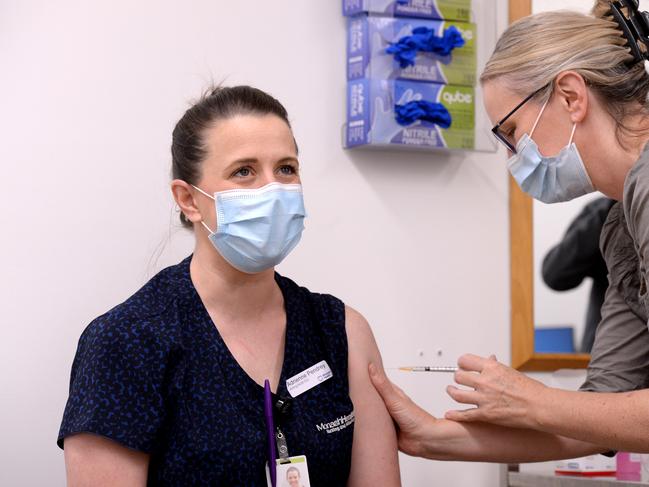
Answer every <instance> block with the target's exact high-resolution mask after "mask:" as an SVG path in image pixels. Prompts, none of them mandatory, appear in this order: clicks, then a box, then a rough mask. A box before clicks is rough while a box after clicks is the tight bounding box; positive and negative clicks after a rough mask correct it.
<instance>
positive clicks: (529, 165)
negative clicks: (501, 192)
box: [507, 99, 595, 203]
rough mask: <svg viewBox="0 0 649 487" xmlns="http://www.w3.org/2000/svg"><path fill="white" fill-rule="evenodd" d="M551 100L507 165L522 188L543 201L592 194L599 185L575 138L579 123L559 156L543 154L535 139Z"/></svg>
mask: <svg viewBox="0 0 649 487" xmlns="http://www.w3.org/2000/svg"><path fill="white" fill-rule="evenodd" d="M548 101H549V99H548ZM548 101H546V102H545V103H544V104H543V107H542V108H541V111H540V112H539V115H538V117H536V121H535V122H534V125H533V126H532V130H531V131H530V134H529V135H528V134H524V135H523V136H522V137H521V139H520V140H519V141H518V143H517V144H516V154H514V155H513V156H512V157H511V158H510V159H509V161H508V163H507V167H508V168H509V172H510V173H511V175H512V176H513V177H514V179H515V180H516V182H517V183H518V185H519V186H520V188H521V189H522V190H523V191H524V192H525V193H527V194H528V195H530V196H531V197H532V198H534V199H537V200H539V201H542V202H543V203H559V202H562V201H569V200H572V199H574V198H577V197H579V196H583V195H585V194H588V193H592V192H593V191H595V187H594V186H593V183H592V182H591V180H590V177H589V176H588V173H587V172H586V168H585V166H584V163H583V161H582V159H581V156H580V155H579V151H578V150H577V146H576V145H575V144H574V142H573V141H572V139H573V137H574V135H575V129H576V128H577V124H576V123H575V124H574V125H573V127H572V133H571V134H570V140H569V141H568V145H567V146H565V147H564V148H563V149H561V151H560V152H559V153H558V154H557V155H556V156H552V157H546V156H543V155H542V154H541V152H540V151H539V148H538V146H537V145H536V143H535V142H534V141H533V140H532V134H533V133H534V130H535V129H536V126H537V125H538V123H539V120H540V119H541V115H543V112H544V111H545V107H546V106H547V104H548Z"/></svg>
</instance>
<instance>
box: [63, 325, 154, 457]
mask: <svg viewBox="0 0 649 487" xmlns="http://www.w3.org/2000/svg"><path fill="white" fill-rule="evenodd" d="M155 331H156V330H155V327H154V326H152V325H151V324H148V323H146V322H145V323H137V324H133V323H130V322H129V321H128V320H119V319H109V318H107V315H104V316H103V317H100V318H98V319H97V320H95V321H93V322H92V323H91V324H90V325H89V326H88V327H87V328H86V330H85V331H84V332H83V334H82V335H81V338H80V339H79V344H78V347H77V353H76V355H75V358H74V362H73V365H72V373H71V377H70V395H69V398H68V402H67V404H66V407H65V412H64V414H63V421H62V424H61V429H60V431H59V436H58V441H57V444H58V445H59V447H60V448H63V444H64V439H65V437H66V436H68V435H71V434H74V433H81V432H87V433H94V434H97V435H101V436H104V437H106V438H109V439H112V440H115V441H117V442H119V443H121V444H122V445H124V446H126V447H129V448H132V449H135V450H139V451H143V452H147V453H148V452H150V451H151V450H152V448H153V446H154V443H155V439H156V436H157V433H158V431H159V429H160V425H161V423H162V420H163V416H164V403H163V393H162V387H163V378H164V360H163V357H164V355H165V353H164V348H165V347H164V346H163V344H162V340H160V339H159V338H156V334H155Z"/></svg>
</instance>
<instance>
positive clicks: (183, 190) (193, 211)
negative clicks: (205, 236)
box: [171, 179, 203, 223]
mask: <svg viewBox="0 0 649 487" xmlns="http://www.w3.org/2000/svg"><path fill="white" fill-rule="evenodd" d="M192 189H193V188H192V187H191V186H190V185H189V184H187V183H186V182H185V181H183V180H181V179H174V180H173V181H171V193H172V194H173V197H174V200H176V204H177V205H178V207H179V208H180V211H182V212H183V213H184V215H185V218H187V220H189V221H190V222H192V223H198V222H200V221H201V220H202V219H203V217H202V216H201V213H200V212H199V211H198V207H197V206H196V202H195V201H194V193H193V191H192Z"/></svg>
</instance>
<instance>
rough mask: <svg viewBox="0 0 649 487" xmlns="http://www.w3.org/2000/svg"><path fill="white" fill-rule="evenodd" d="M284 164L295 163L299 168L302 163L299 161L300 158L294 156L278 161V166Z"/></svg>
mask: <svg viewBox="0 0 649 487" xmlns="http://www.w3.org/2000/svg"><path fill="white" fill-rule="evenodd" d="M282 162H294V163H295V164H297V165H298V166H299V165H300V161H299V160H298V158H297V157H293V156H288V157H282V158H281V159H280V160H279V161H277V163H278V164H279V163H282Z"/></svg>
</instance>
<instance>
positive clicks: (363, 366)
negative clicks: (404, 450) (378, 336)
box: [345, 307, 401, 487]
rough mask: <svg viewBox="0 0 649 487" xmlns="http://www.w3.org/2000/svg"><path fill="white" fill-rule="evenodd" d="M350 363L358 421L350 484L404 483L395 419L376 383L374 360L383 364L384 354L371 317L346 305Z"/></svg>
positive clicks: (350, 389) (355, 430) (351, 383)
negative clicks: (369, 320)
mask: <svg viewBox="0 0 649 487" xmlns="http://www.w3.org/2000/svg"><path fill="white" fill-rule="evenodd" d="M345 323H346V331H347V342H348V344H349V346H348V349H349V352H348V362H349V370H348V375H349V395H350V397H351V399H352V402H353V403H354V414H355V417H356V423H355V425H354V443H353V447H352V470H351V473H350V476H349V482H348V485H349V486H353V487H358V486H365V485H367V486H375V485H381V486H383V487H392V486H399V485H401V481H400V476H399V458H398V450H397V437H396V432H395V429H394V423H393V422H392V418H391V417H390V415H389V414H388V412H387V410H386V408H385V404H384V403H383V400H382V399H381V397H380V396H379V394H378V392H377V391H376V389H374V386H373V385H372V383H371V381H370V377H369V373H368V365H369V363H370V362H373V363H375V364H380V363H381V355H380V353H379V350H378V347H377V346H376V341H375V340H374V335H373V334H372V330H371V329H370V327H369V324H368V323H367V320H365V318H364V317H363V316H362V315H361V314H360V313H358V312H357V311H355V310H354V309H352V308H349V307H345Z"/></svg>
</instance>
